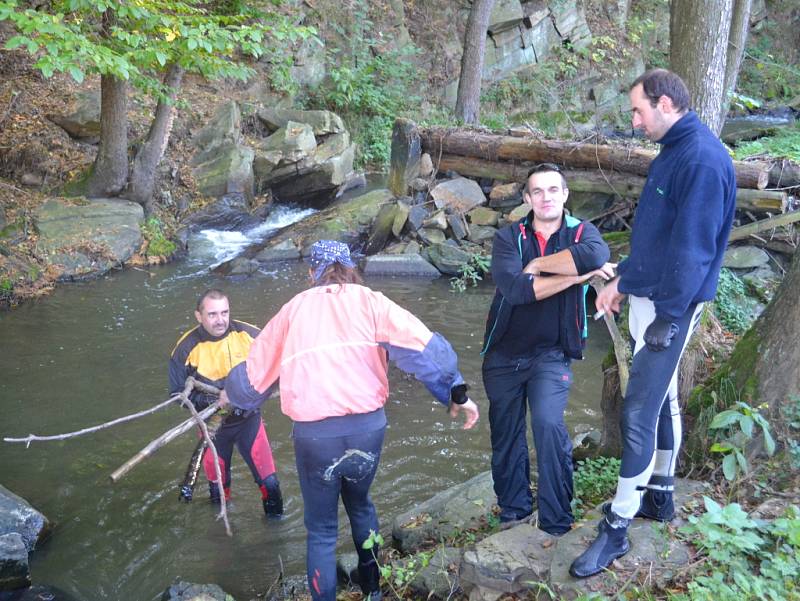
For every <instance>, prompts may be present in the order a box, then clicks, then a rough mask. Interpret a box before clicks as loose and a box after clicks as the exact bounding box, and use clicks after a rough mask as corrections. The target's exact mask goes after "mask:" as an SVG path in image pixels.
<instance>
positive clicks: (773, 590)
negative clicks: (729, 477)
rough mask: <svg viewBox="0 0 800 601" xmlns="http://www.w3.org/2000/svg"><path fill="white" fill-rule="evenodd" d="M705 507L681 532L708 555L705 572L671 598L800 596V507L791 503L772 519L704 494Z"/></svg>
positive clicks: (774, 600)
mask: <svg viewBox="0 0 800 601" xmlns="http://www.w3.org/2000/svg"><path fill="white" fill-rule="evenodd" d="M704 501H705V508H706V512H705V513H704V514H703V515H701V516H699V517H696V516H690V517H689V524H687V525H686V526H683V527H682V528H681V529H680V530H679V532H680V533H681V534H682V535H683V536H685V537H686V540H687V541H688V542H690V543H691V544H693V545H694V546H696V547H697V548H698V549H699V550H700V551H701V553H702V554H703V555H704V556H705V559H706V560H705V564H704V565H703V568H704V569H705V573H704V574H700V575H697V576H695V577H694V578H693V580H692V581H691V582H689V585H688V593H687V594H683V595H675V596H673V597H672V598H673V599H676V600H677V599H681V600H683V599H686V600H688V599H692V600H707V601H728V600H730V601H733V600H737V601H739V600H750V599H764V600H770V601H778V600H786V599H795V600H796V599H800V588H799V587H798V581H797V578H796V575H797V573H798V570H800V511H798V509H797V507H789V508H787V510H786V512H785V513H784V515H783V516H781V517H780V518H778V519H776V520H774V521H772V522H764V521H757V520H755V519H753V518H751V517H750V516H748V515H747V513H745V512H744V511H743V510H742V508H741V507H740V506H739V505H738V504H737V503H732V504H729V505H725V506H721V505H720V504H718V503H716V502H715V501H713V500H712V499H709V498H708V497H704Z"/></svg>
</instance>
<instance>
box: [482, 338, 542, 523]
mask: <svg viewBox="0 0 800 601" xmlns="http://www.w3.org/2000/svg"><path fill="white" fill-rule="evenodd" d="M531 364H532V360H524V361H523V360H516V359H515V360H507V359H505V358H503V357H501V356H500V355H497V354H496V353H490V354H488V355H487V356H486V357H485V359H484V362H483V386H484V388H485V389H486V396H487V397H488V398H489V430H490V432H491V442H492V479H493V480H494V492H495V494H496V495H497V505H498V506H499V507H500V519H501V521H512V520H517V519H521V518H524V517H527V516H529V515H530V514H531V513H532V511H533V496H532V495H531V489H530V456H529V453H528V441H527V439H526V435H527V427H528V425H527V423H526V422H527V420H526V414H527V405H528V399H527V378H528V373H529V370H530V366H531Z"/></svg>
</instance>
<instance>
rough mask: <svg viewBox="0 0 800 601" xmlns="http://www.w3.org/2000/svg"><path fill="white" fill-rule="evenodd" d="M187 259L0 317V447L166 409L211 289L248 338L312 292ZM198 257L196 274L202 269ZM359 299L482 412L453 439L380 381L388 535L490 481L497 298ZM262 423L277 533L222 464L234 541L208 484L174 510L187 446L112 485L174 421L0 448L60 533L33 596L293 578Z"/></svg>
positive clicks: (294, 503)
mask: <svg viewBox="0 0 800 601" xmlns="http://www.w3.org/2000/svg"><path fill="white" fill-rule="evenodd" d="M198 256H199V255H194V258H193V259H192V260H190V261H187V262H186V263H183V264H181V265H170V266H165V267H160V268H150V271H149V272H143V271H137V270H126V271H123V272H116V273H113V274H111V275H109V276H107V277H105V278H101V279H100V280H98V281H95V282H88V283H82V284H74V285H68V286H63V287H61V288H59V289H58V290H57V291H56V292H55V293H54V294H53V295H52V296H50V297H48V298H44V299H41V300H40V301H36V302H32V303H30V304H28V305H25V306H23V307H20V308H18V309H17V310H15V311H13V312H11V313H5V314H2V315H0V412H2V415H3V421H2V427H0V434H2V435H3V436H24V435H26V434H28V433H31V432H32V433H37V434H54V433H60V432H67V431H71V430H76V429H79V428H82V427H85V426H87V425H93V424H96V423H100V422H104V421H108V420H110V419H113V418H115V417H118V416H120V415H124V414H128V413H133V412H135V411H140V410H142V409H145V408H147V407H149V406H152V405H153V404H155V403H156V402H158V401H161V400H163V399H164V398H166V396H167V376H166V369H167V359H168V356H169V353H170V351H171V349H172V347H173V345H174V344H175V341H176V340H177V338H178V337H179V335H180V334H181V333H183V332H184V331H186V330H187V329H189V328H190V327H193V325H194V318H193V316H192V310H193V308H194V304H195V301H196V298H197V296H198V295H199V294H200V292H202V290H204V289H205V288H207V287H209V286H221V287H223V288H225V289H226V290H227V291H228V292H229V294H230V298H231V306H232V310H233V315H234V316H235V317H236V318H239V319H243V320H245V321H249V322H252V323H255V324H258V325H263V324H264V323H265V322H266V321H267V320H268V319H269V317H270V316H271V315H273V314H274V313H275V312H276V311H277V309H278V308H279V307H280V306H281V305H282V304H283V303H284V302H286V301H287V300H289V299H290V298H291V297H292V296H293V295H294V294H296V293H297V292H299V291H300V290H301V289H303V288H304V287H305V286H306V270H305V267H304V265H303V264H302V263H299V262H297V263H283V264H277V265H276V267H275V269H274V271H273V272H271V273H269V274H264V273H259V274H257V275H256V276H254V277H252V278H250V279H247V280H244V281H236V282H235V281H230V280H221V279H219V278H216V277H215V276H213V275H211V274H209V273H208V272H203V273H201V274H197V266H198V261H201V260H203V259H202V258H198ZM205 256H206V260H207V262H206V265H207V264H208V262H210V261H212V260H213V259H211V258H210V257H209V256H208V255H205ZM201 257H202V256H201ZM367 283H368V284H369V285H370V286H371V287H373V288H376V289H379V290H381V291H383V292H384V293H385V294H387V296H389V297H390V298H392V299H393V300H395V301H397V302H399V303H400V304H402V305H403V306H405V307H407V308H409V309H410V310H411V311H413V312H414V313H416V314H417V315H418V316H419V317H420V318H421V319H422V320H423V321H424V322H425V323H426V324H428V325H429V326H430V327H431V329H433V330H436V331H439V332H441V333H443V334H444V335H445V336H446V337H447V338H448V339H449V340H450V341H451V342H452V344H453V346H454V347H455V349H456V351H457V352H458V353H459V357H460V360H461V369H462V372H463V373H464V376H465V378H466V380H467V382H468V384H469V385H470V388H471V390H470V394H471V396H472V397H473V398H474V399H475V400H476V401H477V402H478V404H479V405H480V406H481V408H482V413H483V415H482V420H481V422H480V423H479V425H478V426H477V427H476V428H475V429H474V430H472V431H469V432H464V431H462V430H461V429H460V424H459V423H457V422H453V421H452V420H451V419H450V418H449V417H448V416H447V415H446V412H445V410H444V408H443V407H442V406H441V405H439V404H438V403H436V402H435V401H434V400H433V399H432V398H431V397H430V396H429V395H428V394H427V392H426V391H425V390H424V388H423V387H422V386H420V385H419V384H418V383H417V382H416V381H414V380H413V378H410V377H407V376H405V375H403V374H401V373H400V372H398V371H397V370H391V374H390V383H391V386H392V394H391V397H390V400H389V402H388V403H387V408H386V409H387V414H388V417H389V423H390V425H389V428H388V430H387V435H386V444H385V449H384V453H383V455H382V459H381V466H380V468H379V470H378V476H377V478H376V481H375V484H374V486H373V489H372V497H373V499H374V501H375V503H376V505H377V507H378V511H379V514H380V515H381V518H382V527H383V529H384V534H385V535H386V536H388V535H389V529H390V528H391V516H392V515H393V514H395V513H397V512H401V511H406V510H408V509H410V508H411V507H412V506H413V505H414V504H415V503H416V502H419V501H422V500H424V499H426V498H428V497H430V496H431V495H432V494H433V493H435V492H438V491H440V490H443V489H445V488H447V487H448V486H451V485H453V484H455V483H458V482H462V481H464V480H466V479H467V478H470V477H472V476H474V475H476V474H478V473H479V472H482V471H484V470H486V469H488V467H489V433H488V432H489V430H488V421H487V417H486V406H487V401H486V398H485V395H484V393H483V388H482V385H481V380H480V356H479V352H480V344H481V339H482V335H483V325H484V320H485V317H486V312H487V308H488V305H489V302H490V299H491V295H492V289H491V287H490V286H488V285H485V286H482V287H480V288H474V289H469V290H468V291H467V292H466V293H464V294H459V295H457V294H453V293H452V292H450V290H449V286H448V282H447V280H446V279H442V280H438V281H433V282H427V281H417V280H408V279H406V280H393V279H371V280H369V281H368V282H367ZM592 325H593V333H592V337H591V338H590V345H591V347H590V349H588V356H589V360H587V361H585V362H583V363H578V364H576V366H575V393H574V394H573V396H572V398H571V403H570V409H569V412H568V415H567V420H568V424H569V426H570V428H571V429H573V430H574V429H575V428H576V427H579V426H580V427H584V426H583V425H585V424H597V423H598V422H599V416H597V415H595V413H596V407H597V406H598V404H599V398H600V390H601V374H600V368H599V364H600V361H601V359H602V356H603V355H604V354H605V351H606V348H607V345H608V340H607V336H606V335H605V334H604V332H603V331H602V330H600V329H599V327H597V326H596V325H595V324H592ZM263 415H264V421H265V423H266V426H267V431H268V434H269V438H270V442H271V444H272V447H273V451H274V455H275V460H276V464H277V468H278V474H279V476H280V478H281V484H282V487H283V489H284V495H285V499H286V517H285V518H284V519H283V520H280V521H272V520H270V521H267V520H266V519H265V517H264V515H263V511H262V508H261V500H260V495H259V493H258V489H257V488H256V486H255V484H254V483H253V482H252V478H251V475H250V472H249V470H248V469H247V467H246V466H245V465H244V462H243V461H242V459H241V457H240V456H239V455H238V454H234V460H233V464H234V465H233V497H232V500H231V503H230V505H229V511H230V520H231V526H232V528H233V531H234V536H233V538H228V537H227V536H226V535H225V531H224V527H223V525H222V524H221V523H219V522H217V521H216V520H215V519H214V516H215V511H214V508H213V507H212V506H210V504H209V503H208V502H207V498H206V492H205V490H206V489H205V483H203V482H200V483H199V484H198V488H197V494H196V497H195V501H194V502H192V503H190V504H188V505H187V504H183V503H179V502H178V485H179V483H180V481H181V477H182V475H183V472H184V469H185V466H186V462H187V461H188V459H189V456H190V455H191V452H192V449H193V447H194V444H195V438H194V435H186V436H184V437H183V438H181V439H179V440H177V441H175V442H173V443H171V444H170V445H168V446H167V447H165V448H164V449H162V450H160V451H159V452H158V453H156V455H154V456H153V457H151V458H149V459H147V460H146V461H145V462H143V463H142V464H141V465H140V466H138V467H136V468H135V469H134V470H132V471H131V472H130V473H129V474H128V475H127V476H126V477H125V478H123V479H122V480H121V481H120V482H118V483H116V484H111V482H110V480H109V479H108V475H109V474H110V473H111V472H112V471H113V470H114V469H116V468H117V467H118V466H119V465H121V464H122V463H123V462H124V461H126V460H127V459H129V458H130V457H131V456H132V455H134V454H135V453H136V452H137V451H138V450H140V449H141V448H142V447H143V446H144V445H145V444H147V443H148V442H149V441H150V440H152V439H153V438H155V437H156V436H158V435H159V434H161V433H162V432H164V431H165V430H166V429H167V428H169V427H171V426H172V425H174V424H175V423H177V422H178V421H181V420H183V419H184V418H185V417H186V413H185V411H184V410H182V409H180V408H178V407H170V408H168V409H166V410H164V411H162V412H159V413H157V414H155V415H152V416H148V417H146V418H142V419H140V420H137V421H134V422H130V423H128V424H124V425H121V426H118V427H116V428H113V429H110V430H104V431H101V432H98V433H96V434H93V435H89V436H85V437H81V438H76V439H72V440H67V441H62V442H54V443H33V444H32V445H31V447H30V448H28V449H25V447H24V445H10V444H5V443H4V444H3V447H2V451H3V460H2V462H0V483H2V484H3V485H4V486H6V487H7V488H9V489H11V490H13V491H14V492H16V493H17V494H19V495H22V496H23V497H25V498H27V499H28V500H29V501H30V502H31V503H32V504H33V505H34V506H36V507H37V508H38V509H40V510H41V511H43V512H44V513H45V515H47V516H48V517H49V518H50V519H51V520H53V521H54V522H55V530H54V532H53V535H52V537H51V539H50V540H49V541H47V542H46V543H44V544H43V545H41V546H40V548H39V549H37V550H36V552H35V553H34V554H33V555H32V556H31V557H32V565H31V569H32V574H33V579H34V581H35V582H36V583H39V584H45V583H47V584H52V585H55V586H58V587H59V588H62V589H64V590H66V591H68V592H70V593H72V594H74V595H75V596H76V597H78V598H80V599H86V600H87V601H91V600H112V599H113V600H117V599H153V598H155V597H156V596H157V595H158V594H159V592H160V591H162V590H163V589H164V588H166V587H167V586H169V584H170V583H172V582H173V581H174V579H175V578H180V579H183V580H189V581H194V582H215V583H218V584H220V585H221V586H222V587H223V588H224V589H225V590H226V591H228V592H229V593H231V594H233V595H234V596H235V597H236V598H241V599H249V598H253V597H255V596H256V594H258V593H259V592H261V593H263V592H264V591H265V590H266V589H267V588H268V587H269V586H270V585H271V584H272V583H273V582H274V580H275V578H276V575H277V574H278V571H279V569H280V564H281V561H282V562H283V565H284V567H285V571H286V573H287V574H289V575H300V574H303V573H304V561H305V559H304V558H305V538H304V536H305V533H304V529H303V525H302V524H303V518H302V511H303V508H302V502H301V497H300V491H299V486H298V484H297V476H296V471H295V465H294V454H293V449H292V443H291V439H290V429H291V425H290V422H289V420H288V419H287V418H286V417H285V416H283V415H282V414H281V413H280V410H279V406H278V403H277V401H276V400H272V401H270V402H268V403H267V405H265V407H264V409H263ZM339 540H340V544H341V548H342V549H343V550H345V551H350V550H352V549H351V547H352V543H351V542H350V538H349V529H348V526H347V521H346V518H345V517H344V514H343V513H342V519H341V521H340V537H339Z"/></svg>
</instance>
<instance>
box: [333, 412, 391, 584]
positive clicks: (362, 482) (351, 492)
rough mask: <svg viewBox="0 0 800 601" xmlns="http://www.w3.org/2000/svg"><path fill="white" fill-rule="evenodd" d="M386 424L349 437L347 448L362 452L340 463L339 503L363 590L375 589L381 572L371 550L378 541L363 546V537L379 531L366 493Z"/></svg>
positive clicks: (365, 537) (376, 464)
mask: <svg viewBox="0 0 800 601" xmlns="http://www.w3.org/2000/svg"><path fill="white" fill-rule="evenodd" d="M385 432H386V428H381V429H380V430H376V431H374V432H368V433H365V434H361V435H359V436H358V437H348V441H347V447H348V448H349V449H360V450H361V451H362V452H361V453H359V454H358V455H356V456H354V457H352V459H351V460H349V461H348V462H346V463H345V462H343V464H342V465H341V471H340V474H341V477H342V493H341V494H342V503H344V508H345V511H347V517H348V518H349V519H350V531H351V534H352V536H353V544H354V545H355V548H356V553H358V572H359V580H360V584H361V587H362V590H363V592H364V594H369V593H371V592H375V591H377V590H378V588H379V580H380V572H379V569H378V565H377V562H376V557H375V555H374V554H373V552H375V553H377V551H378V550H379V547H378V545H374V546H373V547H372V548H371V549H364V548H363V545H364V541H366V540H367V539H368V538H369V537H370V533H371V532H375V533H377V532H380V524H379V522H378V512H377V511H376V510H375V505H374V504H373V503H372V499H371V498H370V496H369V488H370V486H371V485H372V481H373V480H374V479H375V473H376V472H377V471H378V464H379V462H380V457H381V448H382V447H383V437H384V434H385Z"/></svg>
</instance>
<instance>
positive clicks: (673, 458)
mask: <svg viewBox="0 0 800 601" xmlns="http://www.w3.org/2000/svg"><path fill="white" fill-rule="evenodd" d="M629 298H630V313H629V318H628V325H629V326H630V332H631V337H632V338H633V339H634V342H635V345H634V354H633V364H632V365H631V371H630V377H629V380H628V390H627V392H626V394H625V400H624V401H623V405H622V416H621V423H620V428H621V431H622V465H621V466H620V477H619V480H618V482H617V493H616V495H615V497H614V500H613V502H612V505H611V508H612V509H613V511H614V513H616V514H617V515H619V516H621V517H623V518H632V517H634V516H635V515H636V512H637V511H638V510H639V506H640V505H641V502H642V495H643V494H644V491H645V490H646V489H648V488H650V489H652V490H658V491H665V492H671V491H672V490H673V489H674V485H675V465H676V462H677V459H678V450H679V449H680V444H681V436H682V430H681V415H680V406H679V404H678V365H679V364H680V360H681V356H682V355H683V351H684V350H685V349H686V345H687V344H688V342H689V339H690V338H691V335H692V333H693V332H694V331H695V329H696V328H697V324H698V323H699V322H700V316H701V314H702V312H703V303H699V304H697V305H690V306H689V308H688V309H687V311H686V313H684V314H683V315H682V316H681V317H680V319H677V320H676V321H675V322H674V323H675V324H676V325H677V326H678V333H677V334H676V335H675V337H674V338H673V339H672V342H671V344H670V346H669V347H668V348H666V349H664V350H661V351H651V350H650V349H649V348H647V345H645V343H644V333H645V330H646V329H647V326H649V325H650V324H651V323H652V322H653V320H654V319H655V315H656V313H655V306H654V305H653V301H651V300H649V299H647V298H640V297H637V296H631V297H629Z"/></svg>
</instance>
